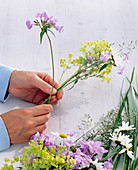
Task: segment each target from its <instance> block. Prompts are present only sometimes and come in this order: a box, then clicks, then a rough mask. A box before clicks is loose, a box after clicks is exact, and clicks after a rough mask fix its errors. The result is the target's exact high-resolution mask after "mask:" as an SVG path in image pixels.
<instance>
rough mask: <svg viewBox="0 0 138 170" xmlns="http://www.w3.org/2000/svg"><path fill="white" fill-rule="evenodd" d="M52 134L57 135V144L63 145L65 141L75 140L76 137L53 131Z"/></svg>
mask: <svg viewBox="0 0 138 170" xmlns="http://www.w3.org/2000/svg"><path fill="white" fill-rule="evenodd" d="M51 134H53V135H55V136H56V137H55V144H56V145H61V146H63V144H64V142H65V141H72V142H73V141H75V138H74V137H72V136H70V135H67V134H64V133H58V132H51Z"/></svg>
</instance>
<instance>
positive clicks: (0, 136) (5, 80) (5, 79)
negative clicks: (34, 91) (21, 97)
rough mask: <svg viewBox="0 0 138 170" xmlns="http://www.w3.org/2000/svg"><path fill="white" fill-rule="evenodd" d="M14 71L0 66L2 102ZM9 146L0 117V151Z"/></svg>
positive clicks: (0, 96) (0, 95)
mask: <svg viewBox="0 0 138 170" xmlns="http://www.w3.org/2000/svg"><path fill="white" fill-rule="evenodd" d="M13 71H14V69H13V68H11V67H6V66H4V65H1V64H0V101H2V102H4V101H5V100H6V98H7V96H8V85H9V80H10V76H11V73H12V72H13ZM9 146H10V139H9V135H8V132H7V129H6V126H5V124H4V122H3V120H2V118H1V117H0V151H2V150H4V149H7V148H8V147H9Z"/></svg>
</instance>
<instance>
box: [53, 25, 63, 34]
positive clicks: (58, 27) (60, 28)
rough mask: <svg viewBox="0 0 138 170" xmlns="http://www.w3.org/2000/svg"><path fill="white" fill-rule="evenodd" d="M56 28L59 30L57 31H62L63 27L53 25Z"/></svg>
mask: <svg viewBox="0 0 138 170" xmlns="http://www.w3.org/2000/svg"><path fill="white" fill-rule="evenodd" d="M55 28H56V30H57V31H58V32H59V33H62V32H63V31H64V27H63V26H56V27H55Z"/></svg>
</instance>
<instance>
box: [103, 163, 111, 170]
mask: <svg viewBox="0 0 138 170" xmlns="http://www.w3.org/2000/svg"><path fill="white" fill-rule="evenodd" d="M112 168H113V164H112V163H111V162H109V161H105V162H104V169H105V170H111V169H112Z"/></svg>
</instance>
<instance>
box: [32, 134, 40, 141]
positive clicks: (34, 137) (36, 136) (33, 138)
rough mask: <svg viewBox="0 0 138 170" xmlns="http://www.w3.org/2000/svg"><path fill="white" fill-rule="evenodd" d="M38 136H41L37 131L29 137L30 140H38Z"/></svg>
mask: <svg viewBox="0 0 138 170" xmlns="http://www.w3.org/2000/svg"><path fill="white" fill-rule="evenodd" d="M40 137H41V135H40V133H39V132H37V133H36V134H34V135H33V136H32V137H31V138H30V140H33V141H35V142H38V140H39V139H40Z"/></svg>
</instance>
